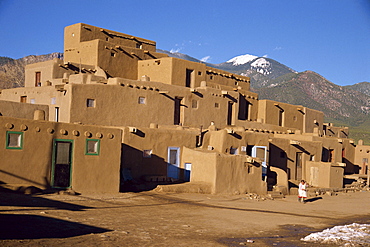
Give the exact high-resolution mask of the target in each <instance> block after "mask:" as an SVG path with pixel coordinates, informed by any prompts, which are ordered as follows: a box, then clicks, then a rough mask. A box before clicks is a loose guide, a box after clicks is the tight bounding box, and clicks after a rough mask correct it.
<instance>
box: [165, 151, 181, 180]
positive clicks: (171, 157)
mask: <svg viewBox="0 0 370 247" xmlns="http://www.w3.org/2000/svg"><path fill="white" fill-rule="evenodd" d="M167 160H168V161H167V177H169V178H174V179H179V167H180V148H179V147H168V157H167Z"/></svg>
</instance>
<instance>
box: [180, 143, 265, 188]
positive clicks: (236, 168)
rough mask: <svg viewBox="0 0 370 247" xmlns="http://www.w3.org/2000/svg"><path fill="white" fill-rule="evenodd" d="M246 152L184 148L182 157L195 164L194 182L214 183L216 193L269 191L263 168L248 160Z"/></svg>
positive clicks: (191, 177) (193, 168) (192, 172)
mask: <svg viewBox="0 0 370 247" xmlns="http://www.w3.org/2000/svg"><path fill="white" fill-rule="evenodd" d="M246 158H247V156H246V155H227V154H221V153H217V152H214V151H207V150H200V149H199V150H193V149H189V148H184V149H183V156H182V160H183V161H184V162H185V163H191V164H192V166H191V167H192V168H191V175H190V182H195V183H196V182H206V183H209V184H211V186H212V189H211V191H212V192H211V193H212V194H239V193H247V192H249V193H258V194H265V193H266V192H267V185H266V182H264V181H262V168H261V166H258V165H253V164H251V163H248V162H246Z"/></svg>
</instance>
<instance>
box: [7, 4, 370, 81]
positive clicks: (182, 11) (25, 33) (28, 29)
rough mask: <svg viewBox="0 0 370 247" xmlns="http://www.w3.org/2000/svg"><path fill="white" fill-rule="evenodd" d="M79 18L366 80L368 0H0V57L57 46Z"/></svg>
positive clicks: (189, 49)
mask: <svg viewBox="0 0 370 247" xmlns="http://www.w3.org/2000/svg"><path fill="white" fill-rule="evenodd" d="M78 22H83V23H87V24H91V25H95V26H99V27H103V28H106V29H110V30H114V31H119V32H123V33H126V34H131V35H134V36H139V37H142V38H146V39H150V40H154V41H156V42H157V48H159V49H164V50H173V51H179V52H181V53H185V54H187V55H190V56H192V57H195V58H198V59H205V60H207V62H210V63H221V62H225V61H227V60H229V59H231V58H233V57H235V56H238V55H244V54H251V55H256V56H267V57H269V58H272V59H275V60H277V61H278V62H280V63H283V64H285V65H287V66H288V67H291V68H292V69H294V70H297V71H299V72H301V71H305V70H312V71H315V72H317V73H319V74H321V75H322V76H324V77H325V78H327V79H328V80H329V81H331V82H333V83H335V84H338V85H352V84H355V83H358V82H362V81H368V82H370V0H289V1H288V0H279V1H277V0H235V1H233V0H224V1H221V0H213V1H208V0H197V1H194V0H187V1H180V0H177V1H176V0H157V1H153V0H140V1H138V0H123V1H113V0H105V1H96V0H63V1H57V0H0V27H1V33H0V56H7V57H11V58H21V57H24V56H27V55H42V54H48V53H51V52H63V28H64V27H65V26H68V25H71V24H75V23H78Z"/></svg>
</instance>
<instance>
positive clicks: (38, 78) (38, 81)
mask: <svg viewBox="0 0 370 247" xmlns="http://www.w3.org/2000/svg"><path fill="white" fill-rule="evenodd" d="M35 87H41V72H40V71H37V72H35Z"/></svg>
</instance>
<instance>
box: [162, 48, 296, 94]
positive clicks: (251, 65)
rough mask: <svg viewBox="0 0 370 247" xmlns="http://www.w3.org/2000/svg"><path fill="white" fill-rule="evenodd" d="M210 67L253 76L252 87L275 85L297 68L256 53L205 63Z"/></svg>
mask: <svg viewBox="0 0 370 247" xmlns="http://www.w3.org/2000/svg"><path fill="white" fill-rule="evenodd" d="M157 51H158V52H162V53H165V54H167V55H169V56H170V57H176V58H181V59H185V60H189V61H193V62H199V63H204V62H202V61H200V60H198V59H196V58H193V57H190V56H188V55H185V54H182V53H179V52H169V51H164V50H158V49H157ZM204 64H206V65H207V66H209V67H213V68H216V69H221V70H225V71H229V72H231V73H235V74H239V75H243V76H249V77H250V78H251V87H252V88H262V87H269V86H273V85H274V84H273V79H276V78H278V77H279V76H282V75H285V74H288V73H296V71H295V70H293V69H291V68H289V67H287V66H285V65H283V64H281V63H279V62H277V61H275V60H273V59H271V58H266V57H258V56H254V55H249V54H246V55H241V56H237V57H234V58H232V59H230V60H228V61H226V62H224V63H219V64H211V63H204Z"/></svg>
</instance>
